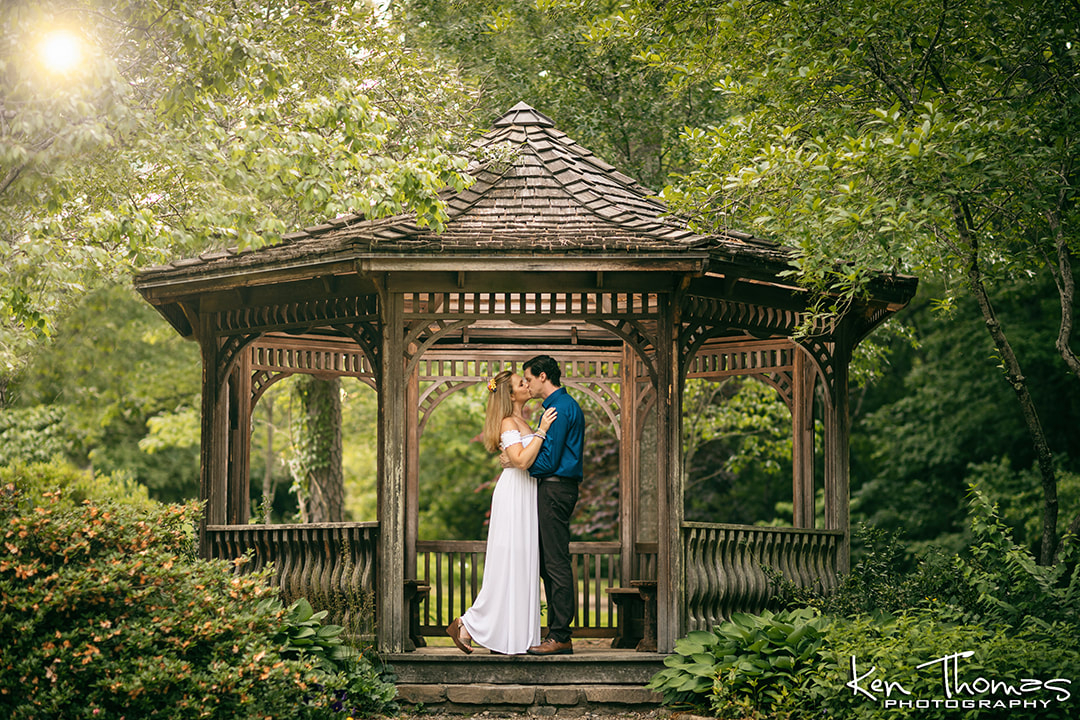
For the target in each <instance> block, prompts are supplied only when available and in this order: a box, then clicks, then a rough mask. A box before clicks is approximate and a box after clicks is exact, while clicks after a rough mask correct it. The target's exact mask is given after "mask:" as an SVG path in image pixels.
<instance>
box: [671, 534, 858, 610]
mask: <svg viewBox="0 0 1080 720" xmlns="http://www.w3.org/2000/svg"><path fill="white" fill-rule="evenodd" d="M682 535H683V558H684V559H685V561H684V566H685V568H686V605H687V608H686V610H687V625H686V626H687V629H688V630H708V629H710V628H712V626H713V625H716V624H717V623H720V622H722V621H724V620H726V619H728V618H730V617H731V614H732V613H736V612H759V611H761V610H762V609H764V608H765V605H766V603H767V602H768V600H769V597H770V595H771V592H772V588H771V587H770V582H769V578H768V576H767V575H766V574H765V571H764V570H763V566H764V567H769V568H772V569H774V570H777V571H779V572H780V573H782V574H783V576H784V577H785V578H787V579H788V580H790V581H792V582H794V583H796V584H798V585H799V586H800V587H811V586H815V587H817V588H818V589H821V590H829V589H831V588H832V587H834V586H835V583H836V576H837V552H838V549H839V547H840V543H841V541H842V540H843V533H842V532H840V531H836V530H802V529H797V528H773V527H754V526H748V525H716V524H711V523H689V522H688V523H683V533H682Z"/></svg>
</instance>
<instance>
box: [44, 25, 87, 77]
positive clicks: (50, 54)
mask: <svg viewBox="0 0 1080 720" xmlns="http://www.w3.org/2000/svg"><path fill="white" fill-rule="evenodd" d="M38 55H39V56H40V57H41V61H42V62H43V63H44V64H45V67H47V68H48V69H49V70H50V71H52V72H54V73H66V72H68V71H69V70H71V69H72V68H74V67H75V66H76V65H77V64H78V63H79V61H80V60H81V59H82V43H81V42H80V41H79V38H78V37H77V36H76V35H74V34H72V33H70V32H68V31H67V30H54V31H53V32H51V33H49V34H48V35H46V36H45V37H44V38H43V39H42V41H41V43H39V44H38Z"/></svg>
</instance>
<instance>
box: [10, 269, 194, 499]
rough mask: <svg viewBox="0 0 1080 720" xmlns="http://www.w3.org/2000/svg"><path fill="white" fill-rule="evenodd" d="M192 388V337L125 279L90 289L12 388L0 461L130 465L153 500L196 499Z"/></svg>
mask: <svg viewBox="0 0 1080 720" xmlns="http://www.w3.org/2000/svg"><path fill="white" fill-rule="evenodd" d="M198 394H199V352H198V347H196V345H195V344H194V343H192V342H187V341H185V340H182V339H181V338H179V337H178V336H177V335H176V333H174V332H172V330H171V329H170V328H168V327H167V326H166V325H165V324H164V323H162V322H161V319H160V317H159V316H158V315H157V313H156V312H155V311H154V310H153V308H151V307H150V306H149V305H147V304H146V303H145V302H143V301H142V300H141V299H140V298H139V297H137V296H136V294H135V293H134V291H133V290H131V288H129V287H127V286H123V285H114V286H111V287H105V288H101V289H99V290H95V291H93V292H89V293H86V294H85V295H83V296H82V301H81V302H79V303H78V304H77V305H76V306H74V307H73V308H71V309H69V310H68V311H67V313H66V315H65V316H64V317H63V318H62V319H60V320H59V321H58V322H57V324H56V327H55V332H54V334H53V336H52V338H51V340H50V341H48V342H41V343H39V344H38V347H37V348H36V350H35V354H34V362H33V363H32V364H28V365H26V366H24V367H23V368H22V370H21V372H20V373H19V374H18V375H17V376H16V377H15V379H14V381H13V383H12V385H11V386H10V388H9V395H10V402H9V405H8V406H7V407H5V408H0V428H5V430H2V431H0V432H7V433H10V435H9V436H8V439H9V440H10V441H11V442H9V443H5V449H4V451H2V452H0V462H5V463H6V462H9V461H12V460H16V459H22V460H24V461H44V460H48V459H51V457H52V456H54V455H61V456H63V457H65V458H67V459H68V460H70V461H72V462H74V463H76V464H78V465H80V466H83V467H86V466H92V467H93V468H94V469H95V470H97V471H98V472H100V473H104V474H112V473H117V472H121V471H123V472H126V473H128V474H130V475H131V476H132V477H133V478H134V479H135V480H137V481H138V482H139V483H141V484H142V485H145V486H146V487H147V488H148V489H149V490H150V493H151V496H152V497H154V498H155V499H158V500H166V501H173V500H181V499H187V498H191V497H195V496H197V494H198V457H199V448H198V442H199V425H198V407H199V403H198ZM43 423H47V424H43ZM19 438H21V440H20V439H19ZM20 448H23V450H24V451H25V452H23V453H22V454H20V453H19V452H18V451H19V449H20ZM27 453H29V454H27Z"/></svg>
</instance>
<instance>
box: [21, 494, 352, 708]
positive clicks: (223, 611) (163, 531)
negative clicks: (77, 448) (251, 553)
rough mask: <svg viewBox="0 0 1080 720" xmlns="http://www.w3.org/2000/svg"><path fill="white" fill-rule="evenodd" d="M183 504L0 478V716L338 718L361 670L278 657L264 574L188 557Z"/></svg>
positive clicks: (279, 614)
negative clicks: (77, 495)
mask: <svg viewBox="0 0 1080 720" xmlns="http://www.w3.org/2000/svg"><path fill="white" fill-rule="evenodd" d="M197 516H198V512H197V508H196V507H194V506H186V507H180V506H161V507H159V508H156V509H153V510H151V511H148V512H146V511H139V510H137V509H135V508H132V507H130V506H124V505H120V504H117V503H104V504H94V503H85V504H83V505H80V506H77V507H70V506H68V505H66V503H65V502H64V500H63V495H62V494H61V493H58V492H53V493H48V494H45V495H42V496H40V497H39V498H36V499H33V498H26V497H24V496H23V495H22V494H21V493H20V491H19V490H17V489H16V488H15V486H14V484H13V483H9V484H8V485H6V486H5V487H3V489H2V490H0V528H3V530H0V532H2V533H3V536H4V544H3V550H0V552H2V554H0V717H5V718H13V719H21V718H26V719H28V720H29V719H30V718H35V719H41V718H65V719H67V718H101V717H107V718H125V717H126V718H139V719H142V718H154V719H156V718H169V719H173V718H176V719H181V718H183V719H186V718H196V717H198V718H221V719H222V720H226V719H228V720H233V719H240V720H243V719H244V718H289V719H290V720H293V719H302V718H341V717H344V715H345V712H346V710H348V709H351V708H346V707H345V706H344V705H343V704H342V702H341V700H342V698H343V697H344V695H343V694H344V693H347V692H349V690H350V689H351V687H352V686H354V685H355V686H357V687H359V686H360V685H361V682H360V681H359V680H357V679H356V678H354V677H351V676H350V675H349V674H347V673H341V672H335V673H330V672H327V671H326V670H324V669H323V668H321V667H320V665H319V663H317V662H315V661H314V660H312V659H310V658H303V659H290V658H289V657H287V655H286V649H284V648H282V647H281V645H280V644H279V643H278V642H277V641H276V640H275V638H276V637H277V635H278V633H279V632H280V631H281V629H282V627H283V625H285V624H287V622H288V621H287V620H286V618H285V617H284V615H285V613H284V612H283V611H282V610H280V609H279V610H277V611H275V610H273V609H272V608H270V607H268V606H267V605H266V604H265V602H264V601H265V600H266V599H268V598H269V597H270V596H271V594H272V590H271V589H270V587H269V586H268V584H267V583H266V578H265V576H264V575H260V574H255V575H249V576H239V575H237V574H236V573H235V572H234V571H233V568H232V567H231V566H230V564H229V563H226V562H223V561H212V562H208V561H201V560H195V559H192V558H191V557H190V555H189V552H190V543H191V533H190V529H191V527H192V526H193V524H194V523H195V522H196V520H197ZM369 674H370V673H369ZM365 677H366V676H365ZM357 700H360V699H359V698H358V699H357ZM359 704H360V702H353V703H352V705H359Z"/></svg>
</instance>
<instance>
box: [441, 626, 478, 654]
mask: <svg viewBox="0 0 1080 720" xmlns="http://www.w3.org/2000/svg"><path fill="white" fill-rule="evenodd" d="M446 634H447V635H449V636H450V639H451V640H453V641H454V644H455V645H457V646H458V650H460V651H461V652H463V653H465V654H466V655H471V654H472V648H471V647H469V646H468V645H466V644H465V643H464V642H462V640H461V618H454V622H452V623H450V625H449V627H447V628H446Z"/></svg>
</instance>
